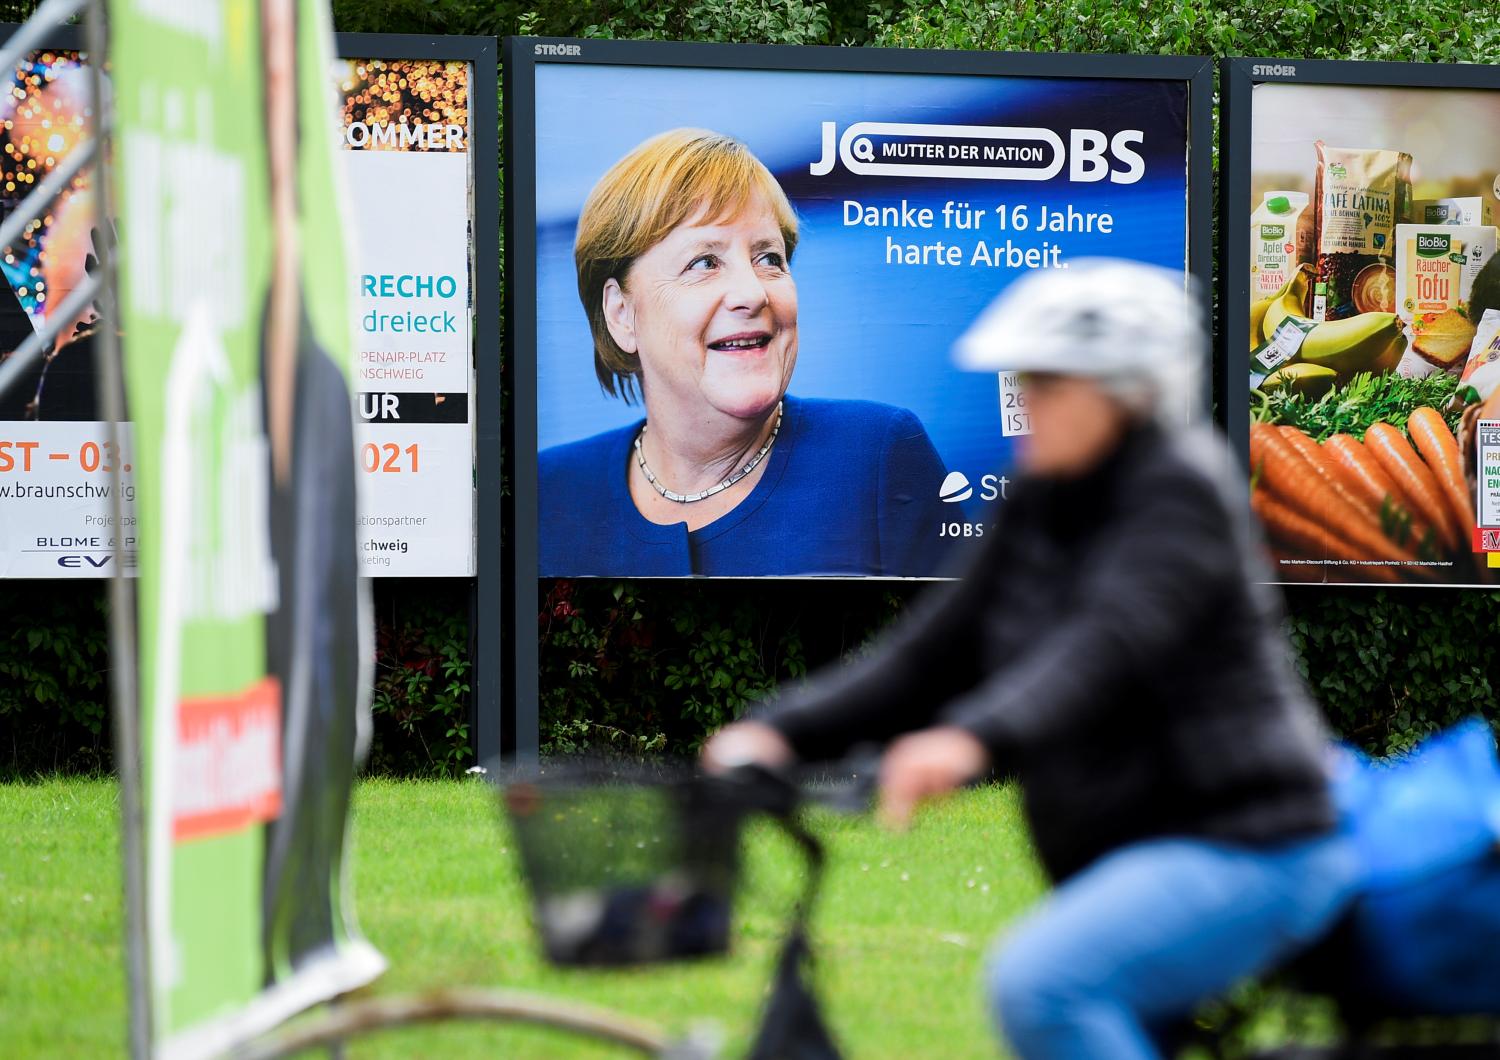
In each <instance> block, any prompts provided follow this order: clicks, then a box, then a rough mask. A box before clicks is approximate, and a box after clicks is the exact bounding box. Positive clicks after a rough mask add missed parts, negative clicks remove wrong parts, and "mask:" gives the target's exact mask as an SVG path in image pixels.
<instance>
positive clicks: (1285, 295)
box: [1250, 265, 1313, 346]
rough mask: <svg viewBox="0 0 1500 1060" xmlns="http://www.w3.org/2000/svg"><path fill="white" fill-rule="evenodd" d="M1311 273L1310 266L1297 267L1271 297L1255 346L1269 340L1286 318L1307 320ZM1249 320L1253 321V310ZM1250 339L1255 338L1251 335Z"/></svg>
mask: <svg viewBox="0 0 1500 1060" xmlns="http://www.w3.org/2000/svg"><path fill="white" fill-rule="evenodd" d="M1312 273H1313V269H1312V266H1311V265H1299V266H1297V271H1296V273H1294V274H1293V276H1292V278H1291V279H1290V280H1288V281H1287V282H1286V286H1285V287H1283V288H1282V289H1281V290H1280V291H1277V292H1276V293H1275V294H1274V295H1272V296H1271V304H1270V305H1269V306H1267V307H1266V315H1265V316H1264V317H1262V318H1261V330H1260V338H1259V340H1257V342H1256V345H1257V346H1258V345H1260V343H1262V342H1264V341H1266V340H1267V339H1269V338H1270V337H1271V335H1272V333H1273V332H1275V330H1276V329H1277V328H1278V327H1280V326H1281V322H1282V321H1283V320H1285V319H1286V318H1287V317H1302V318H1303V319H1304V320H1305V319H1307V290H1308V287H1307V285H1308V284H1309V283H1310V282H1312ZM1251 319H1252V320H1253V319H1254V309H1253V308H1252V309H1251ZM1250 337H1251V338H1255V336H1254V334H1253V333H1252V334H1251V336H1250Z"/></svg>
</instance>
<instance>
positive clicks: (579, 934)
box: [504, 766, 745, 965]
mask: <svg viewBox="0 0 1500 1060" xmlns="http://www.w3.org/2000/svg"><path fill="white" fill-rule="evenodd" d="M504 803H505V810H506V814H507V816H508V817H509V819H510V824H511V830H512V834H513V835H514V838H515V844H516V847H517V849H518V850H519V852H520V862H521V869H522V875H523V877H524V879H525V882H526V885H527V887H528V888H529V889H530V892H531V898H532V913H533V920H534V923H535V925H536V930H537V933H538V934H539V935H540V937H541V941H542V945H543V948H544V950H545V952H546V955H547V958H548V959H549V960H551V961H552V962H553V963H555V964H567V965H582V964H594V965H600V964H605V965H620V964H644V963H649V962H657V961H666V960H673V959H678V958H686V957H700V956H706V955H710V954H720V953H724V952H726V951H727V950H728V948H729V926H730V913H731V907H732V902H733V895H734V888H735V883H736V880H737V878H738V870H739V837H740V825H741V822H742V821H743V819H744V815H745V809H744V807H743V805H742V804H741V803H740V802H738V801H736V800H735V799H734V798H733V797H732V796H731V794H730V792H729V791H728V790H727V789H726V787H725V786H724V785H722V784H719V783H717V782H715V781H714V780H712V779H705V778H701V777H690V776H687V775H685V774H681V773H677V774H674V773H671V772H668V771H664V770H650V771H648V770H646V769H645V768H643V767H628V768H627V767H603V766H589V767H585V766H569V767H564V768H561V769H548V770H546V771H545V772H541V773H537V774H535V775H534V776H532V777H530V778H527V779H520V780H516V781H513V782H511V783H509V784H507V785H506V787H505V791H504Z"/></svg>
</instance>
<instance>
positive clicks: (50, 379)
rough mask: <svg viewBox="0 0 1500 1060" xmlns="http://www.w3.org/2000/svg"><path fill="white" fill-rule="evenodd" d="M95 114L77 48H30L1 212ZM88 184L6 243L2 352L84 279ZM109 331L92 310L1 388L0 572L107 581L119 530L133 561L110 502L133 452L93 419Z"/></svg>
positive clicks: (91, 212) (14, 89)
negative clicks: (100, 344) (118, 448)
mask: <svg viewBox="0 0 1500 1060" xmlns="http://www.w3.org/2000/svg"><path fill="white" fill-rule="evenodd" d="M90 121H92V100H91V97H90V85H89V72H88V70H87V69H86V68H85V67H84V66H83V64H82V61H81V59H80V56H79V55H78V53H77V52H69V51H40V52H34V53H32V55H31V56H30V57H28V58H27V59H26V60H25V61H24V62H22V63H20V64H19V65H18V66H17V67H16V68H15V70H13V71H10V77H9V79H8V80H6V81H5V82H4V91H3V92H0V144H3V148H0V150H3V153H0V214H5V215H8V214H9V212H10V210H11V209H12V208H13V207H14V206H15V205H16V204H17V203H19V202H20V201H21V199H23V198H24V197H25V196H26V194H27V192H29V191H31V189H32V188H34V187H35V186H36V185H37V183H38V182H39V181H41V180H44V179H46V176H47V174H48V173H50V172H52V170H53V169H55V168H56V167H58V166H60V165H62V164H63V163H64V162H65V161H67V159H68V158H69V156H70V155H71V154H72V152H73V150H74V149H75V148H76V147H78V145H79V143H80V142H81V141H82V140H83V139H84V137H85V129H86V126H87V123H88V122H90ZM92 181H93V174H92V172H91V171H90V170H89V168H87V167H85V168H84V169H83V170H82V171H81V172H80V173H79V174H78V176H76V177H74V178H73V180H72V182H71V184H70V185H69V187H68V188H67V190H66V191H64V192H63V194H62V195H61V196H59V198H58V199H57V200H56V201H55V202H54V203H53V205H52V208H51V209H50V210H49V211H48V212H47V213H45V214H44V215H43V216H42V217H40V218H38V219H37V221H36V222H35V223H33V224H31V225H29V226H27V228H26V229H25V231H24V233H23V235H22V238H21V239H20V240H19V241H18V243H17V244H16V245H14V246H8V247H4V248H0V274H3V277H4V282H3V283H0V351H5V352H8V351H10V350H13V349H15V348H16V347H17V346H19V345H20V344H21V342H22V341H24V340H25V339H26V337H27V336H29V335H30V334H32V332H33V331H35V330H38V329H40V328H41V327H42V325H43V324H44V323H46V322H47V321H48V320H50V319H51V317H52V311H53V308H54V307H56V306H58V305H60V304H61V303H62V302H63V301H64V299H66V298H67V296H68V294H69V293H71V291H72V290H73V288H74V287H76V286H77V285H78V284H79V283H81V282H82V281H83V280H85V279H86V278H87V277H88V274H89V271H90V269H91V268H92V264H93V261H94V257H93V255H94V239H95V238H96V235H97V233H96V230H95V227H94V217H95V213H96V206H95V202H94V189H93V187H92ZM107 326H110V325H109V324H108V322H105V321H102V320H101V319H100V318H99V311H98V308H97V306H90V307H89V308H88V309H87V310H86V311H85V312H83V313H82V314H80V315H79V316H78V318H77V319H76V320H75V321H71V322H70V323H69V326H67V327H66V328H65V330H64V331H63V333H62V336H61V337H60V338H59V339H58V341H57V342H56V343H55V344H54V346H53V348H52V350H51V351H50V353H49V354H48V356H47V357H46V358H44V359H43V360H42V361H41V362H40V363H38V364H37V365H36V366H35V367H33V368H32V369H31V370H30V371H29V372H28V373H27V374H26V375H25V376H24V377H23V378H22V379H21V380H20V382H19V383H18V384H17V385H15V386H13V387H11V388H10V389H9V390H7V391H6V392H5V393H3V394H0V576H9V577H43V578H50V577H76V576H95V577H98V576H106V575H108V574H109V573H110V572H111V567H112V565H113V563H114V561H115V557H114V547H115V538H116V536H117V535H123V537H124V541H123V545H124V550H123V553H124V557H125V560H126V562H127V563H130V562H131V560H132V556H133V553H134V540H133V538H134V531H133V528H132V527H130V526H125V527H116V526H114V520H113V518H112V516H111V497H110V493H111V491H112V490H113V489H114V488H115V487H114V485H113V481H112V478H113V475H112V473H113V470H114V467H115V465H116V464H121V463H123V464H125V465H129V463H130V454H129V452H128V451H127V452H124V453H116V452H114V451H113V450H114V446H112V445H111V444H110V442H109V432H108V431H107V430H106V429H105V428H104V426H103V424H100V423H98V422H96V420H97V419H98V416H97V414H96V410H95V401H96V399H95V396H94V386H95V382H94V346H95V343H96V341H97V337H98V331H99V329H100V328H102V327H107ZM3 356H4V353H3V352H0V359H3ZM127 438H128V435H127ZM125 448H126V449H127V450H128V444H127V445H126V446H125ZM126 472H127V477H126V480H125V482H124V486H123V488H124V489H125V491H126V496H125V498H124V500H125V502H126V503H127V504H129V503H130V501H131V500H132V498H133V493H134V486H133V484H132V480H131V479H130V477H129V468H128V466H127V468H126Z"/></svg>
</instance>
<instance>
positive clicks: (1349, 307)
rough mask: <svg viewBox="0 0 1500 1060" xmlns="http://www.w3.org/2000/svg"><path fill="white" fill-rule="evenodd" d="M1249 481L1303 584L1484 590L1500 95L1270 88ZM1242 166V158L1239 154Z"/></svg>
mask: <svg viewBox="0 0 1500 1060" xmlns="http://www.w3.org/2000/svg"><path fill="white" fill-rule="evenodd" d="M1250 114H1251V143H1250V157H1249V159H1248V164H1249V167H1250V201H1249V202H1248V203H1246V204H1245V205H1246V207H1247V208H1248V212H1247V213H1246V214H1244V215H1242V221H1241V223H1243V224H1246V225H1247V226H1248V228H1249V232H1250V255H1249V261H1248V262H1244V263H1239V262H1236V263H1234V267H1235V268H1248V270H1249V277H1250V285H1249V286H1250V314H1249V334H1248V335H1238V336H1234V337H1232V338H1231V341H1230V348H1231V356H1233V350H1234V349H1236V348H1237V349H1239V350H1247V351H1248V352H1247V353H1246V354H1242V355H1243V356H1247V358H1248V365H1249V373H1248V374H1249V387H1250V396H1251V400H1250V417H1251V424H1250V476H1251V487H1252V489H1251V497H1252V503H1253V507H1254V510H1255V512H1256V514H1257V515H1258V516H1259V517H1260V519H1261V521H1262V523H1263V524H1264V526H1265V529H1266V532H1267V535H1268V538H1269V540H1270V543H1271V546H1272V549H1273V552H1274V561H1275V565H1276V569H1277V571H1278V574H1279V577H1280V579H1281V580H1284V581H1288V582H1328V583H1378V584H1400V583H1412V584H1475V583H1479V584H1483V583H1488V582H1492V581H1494V580H1495V575H1496V574H1497V573H1500V571H1497V567H1500V562H1497V561H1500V550H1497V549H1496V548H1490V547H1489V546H1490V545H1492V544H1495V538H1496V536H1497V534H1496V533H1495V532H1494V530H1495V529H1497V528H1490V529H1491V532H1490V533H1488V534H1487V533H1486V532H1485V529H1486V528H1485V526H1484V525H1483V522H1482V519H1481V515H1482V514H1483V513H1482V511H1481V506H1480V504H1479V503H1478V502H1479V500H1481V499H1482V497H1483V492H1484V482H1483V476H1482V474H1481V471H1480V468H1481V456H1482V446H1481V435H1480V433H1479V432H1478V429H1477V427H1478V424H1479V423H1480V422H1481V421H1488V420H1493V419H1495V418H1496V417H1497V416H1500V260H1497V259H1496V245H1497V239H1496V237H1497V229H1496V228H1495V214H1496V209H1497V204H1496V193H1497V191H1500V149H1497V148H1496V143H1495V141H1494V140H1493V138H1491V137H1488V136H1483V135H1476V134H1475V130H1478V129H1492V128H1496V127H1497V126H1500V92H1497V91H1485V90H1468V89H1428V88H1397V87H1378V88H1375V87H1366V86H1341V85H1320V84H1296V83H1285V82H1269V83H1263V84H1258V85H1256V86H1255V87H1254V88H1253V90H1252V97H1251V110H1250ZM1240 164H1243V163H1240Z"/></svg>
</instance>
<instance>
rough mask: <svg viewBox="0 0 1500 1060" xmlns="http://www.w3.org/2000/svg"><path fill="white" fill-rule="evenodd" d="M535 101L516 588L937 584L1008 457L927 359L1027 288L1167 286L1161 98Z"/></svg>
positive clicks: (990, 95)
mask: <svg viewBox="0 0 1500 1060" xmlns="http://www.w3.org/2000/svg"><path fill="white" fill-rule="evenodd" d="M588 46H589V45H585V48H587V47H588ZM537 47H538V48H546V47H568V46H551V45H538V46H537ZM584 58H585V59H586V58H587V54H586V52H585V54H584ZM535 78H536V80H535V128H536V130H537V133H536V140H535V144H534V152H535V154H534V174H533V175H534V181H535V204H536V205H535V217H534V219H527V220H523V221H521V222H519V223H527V222H528V220H534V224H535V233H536V305H535V324H536V328H535V334H536V344H535V351H534V352H535V358H536V370H537V446H538V450H539V456H538V465H537V474H538V498H537V504H538V526H537V538H538V548H539V567H538V571H539V573H540V575H541V576H542V577H553V576H689V575H701V576H806V575H813V576H817V575H829V576H851V577H860V576H875V577H892V578H895V577H902V578H904V577H929V576H939V575H941V574H943V573H944V572H945V571H946V570H947V561H948V560H949V559H950V558H951V554H952V553H953V552H954V551H955V550H957V549H963V548H965V547H973V546H975V545H976V544H978V543H979V539H981V538H982V536H983V534H984V532H985V528H986V526H987V525H989V524H991V523H992V522H993V520H994V518H995V517H996V515H997V513H998V511H999V510H1000V507H1001V506H1003V505H1004V503H1005V497H1006V491H1007V487H1008V485H1009V478H1008V474H1009V469H1010V468H1011V466H1012V452H1013V446H1014V445H1015V444H1016V441H1017V439H1018V438H1020V437H1021V436H1022V435H1024V434H1025V433H1026V431H1027V421H1026V409H1025V396H1024V394H1023V393H1022V391H1021V389H1020V388H1019V387H1018V385H1017V381H1016V380H1015V378H1014V377H1011V376H1006V375H1001V376H999V377H998V378H997V377H996V376H995V375H994V374H971V373H965V372H962V371H960V370H958V369H957V368H955V367H954V365H953V363H952V358H951V352H950V350H951V347H952V345H953V343H954V341H955V339H956V338H957V337H958V336H959V335H960V334H961V333H962V332H963V331H964V330H965V329H966V328H967V327H968V326H969V325H970V323H972V321H973V320H974V318H975V317H976V316H977V315H978V314H979V313H980V311H981V310H982V309H983V308H984V307H985V306H986V305H987V304H988V303H989V302H990V301H991V300H992V299H993V298H994V297H995V296H996V295H997V294H998V293H999V292H1000V291H1001V290H1003V289H1004V288H1005V286H1006V285H1007V284H1009V283H1010V282H1012V281H1013V280H1014V279H1016V278H1017V277H1019V276H1021V275H1023V274H1024V273H1025V272H1027V271H1029V270H1032V269H1066V268H1068V267H1069V266H1070V265H1071V263H1073V262H1075V261H1077V260H1079V259H1081V258H1085V257H1093V256H1101V255H1103V256H1115V257H1123V258H1131V259H1136V260H1140V261H1145V262H1150V263H1153V264H1157V265H1162V266H1167V267H1170V268H1173V269H1183V270H1185V269H1186V267H1187V265H1186V253H1187V223H1188V169H1189V167H1188V125H1189V101H1188V85H1187V83H1186V82H1185V81H1167V80H1133V79H1124V78H1121V79H1108V78H1097V79H1093V78H1082V77H1079V78H1074V77H1045V78H1044V77H1024V76H973V75H933V74H903V73H895V72H890V73H865V72H840V71H826V72H811V71H804V70H796V71H794V70H776V69H734V68H702V67H686V66H670V67H668V66H649V65H639V66H637V65H629V66H623V65H604V64H591V63H589V62H587V61H577V62H574V61H570V62H543V63H538V64H537V66H536V71H535ZM525 164H526V165H528V166H531V165H532V162H530V161H528V162H526V163H525ZM529 353H530V351H525V352H519V351H518V355H520V356H526V355H529Z"/></svg>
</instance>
